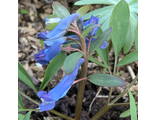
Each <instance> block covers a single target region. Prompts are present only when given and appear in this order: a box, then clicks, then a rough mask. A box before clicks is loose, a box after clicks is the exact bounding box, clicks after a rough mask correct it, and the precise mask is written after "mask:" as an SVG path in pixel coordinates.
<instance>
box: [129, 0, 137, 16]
mask: <svg viewBox="0 0 156 120" xmlns="http://www.w3.org/2000/svg"><path fill="white" fill-rule="evenodd" d="M129 9H130V11H132V12H135V13H136V14H138V0H133V1H132V2H130V3H129Z"/></svg>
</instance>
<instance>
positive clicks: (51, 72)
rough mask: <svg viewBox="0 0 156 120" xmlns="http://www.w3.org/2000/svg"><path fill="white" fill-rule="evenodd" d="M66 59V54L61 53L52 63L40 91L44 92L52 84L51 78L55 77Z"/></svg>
mask: <svg viewBox="0 0 156 120" xmlns="http://www.w3.org/2000/svg"><path fill="white" fill-rule="evenodd" d="M65 58H66V53H65V52H60V53H59V54H58V55H57V56H56V57H54V59H53V60H52V61H51V62H50V64H49V65H48V67H47V69H46V71H45V75H44V79H43V82H42V84H41V86H40V90H44V88H45V87H46V86H47V84H48V83H49V82H50V80H51V78H52V77H53V76H54V74H55V73H56V72H57V71H58V70H59V69H60V68H61V66H62V65H63V62H64V60H65Z"/></svg>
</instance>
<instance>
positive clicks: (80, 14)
mask: <svg viewBox="0 0 156 120" xmlns="http://www.w3.org/2000/svg"><path fill="white" fill-rule="evenodd" d="M90 7H91V5H85V6H83V7H81V8H79V9H78V10H77V11H76V13H79V18H81V17H82V16H84V15H85V14H86V13H87V12H88V11H89V9H90Z"/></svg>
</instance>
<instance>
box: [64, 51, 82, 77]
mask: <svg viewBox="0 0 156 120" xmlns="http://www.w3.org/2000/svg"><path fill="white" fill-rule="evenodd" d="M83 54H84V53H80V52H75V53H72V54H70V55H69V56H68V57H66V59H65V61H64V64H63V69H64V72H65V74H66V75H68V74H70V73H71V72H72V71H73V70H74V68H75V66H76V64H77V62H78V61H79V59H80V58H81V57H82V56H83Z"/></svg>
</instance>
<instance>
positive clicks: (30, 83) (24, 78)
mask: <svg viewBox="0 0 156 120" xmlns="http://www.w3.org/2000/svg"><path fill="white" fill-rule="evenodd" d="M18 78H19V79H20V80H22V81H23V82H24V83H25V84H27V85H28V86H29V87H31V88H32V89H34V91H35V92H37V90H36V88H35V86H34V83H33V81H32V79H31V77H30V76H29V74H28V73H27V72H26V70H25V69H24V68H23V66H22V65H21V64H20V62H18Z"/></svg>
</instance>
